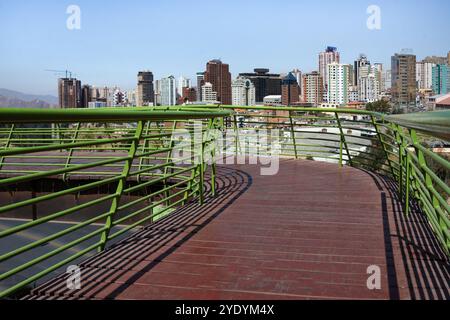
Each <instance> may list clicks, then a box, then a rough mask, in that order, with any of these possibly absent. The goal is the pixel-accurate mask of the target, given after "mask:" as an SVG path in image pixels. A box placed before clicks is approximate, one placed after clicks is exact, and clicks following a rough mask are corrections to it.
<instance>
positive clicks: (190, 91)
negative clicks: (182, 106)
mask: <svg viewBox="0 0 450 320" xmlns="http://www.w3.org/2000/svg"><path fill="white" fill-rule="evenodd" d="M181 98H182V103H188V102H190V103H193V102H195V101H197V91H196V90H195V89H194V88H188V87H183V95H182V97H181Z"/></svg>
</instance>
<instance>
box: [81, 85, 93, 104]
mask: <svg viewBox="0 0 450 320" xmlns="http://www.w3.org/2000/svg"><path fill="white" fill-rule="evenodd" d="M91 92H92V88H91V86H90V85H88V84H85V85H83V86H82V87H81V107H82V108H89V102H91V101H92V97H91Z"/></svg>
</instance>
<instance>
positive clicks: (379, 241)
mask: <svg viewBox="0 0 450 320" xmlns="http://www.w3.org/2000/svg"><path fill="white" fill-rule="evenodd" d="M217 184H218V190H219V194H218V196H217V197H216V198H208V199H207V203H206V204H205V205H204V206H199V205H198V204H197V203H191V204H188V205H187V206H185V207H183V208H180V209H179V210H178V211H176V212H175V213H174V214H172V215H171V216H170V217H167V218H165V219H163V220H160V221H158V222H157V223H155V224H154V225H152V226H150V227H147V228H145V229H143V230H142V231H139V232H137V233H135V234H133V235H132V236H131V237H129V238H126V239H125V240H122V241H121V242H119V243H117V244H115V245H113V246H112V247H111V248H110V249H109V250H107V251H105V252H103V253H101V254H98V255H96V256H94V257H92V258H89V259H88V260H86V261H84V262H82V263H81V264H80V266H81V268H82V282H81V284H82V288H81V290H76V291H71V290H68V289H67V288H66V278H67V276H66V275H64V274H63V275H60V276H59V277H56V278H55V279H53V280H51V281H49V282H48V283H46V284H44V285H43V286H41V287H39V288H37V289H35V290H34V291H33V293H32V295H30V296H28V297H27V298H28V299H315V298H320V299H399V298H400V299H449V298H450V285H449V283H450V267H449V261H448V260H447V259H446V257H445V255H444V254H443V253H442V252H441V250H440V249H439V246H438V244H437V242H436V241H435V239H434V237H433V235H432V233H431V231H430V228H429V226H428V224H427V222H426V221H425V219H424V218H423V216H422V215H421V214H420V213H419V212H418V210H417V211H415V212H413V213H412V214H411V216H410V217H409V218H405V217H404V214H403V212H402V208H401V205H400V204H399V202H398V200H397V198H396V193H395V186H394V185H393V184H391V183H390V182H389V181H387V180H384V179H382V178H380V177H378V176H375V175H373V174H371V173H367V172H364V171H361V170H358V169H354V168H349V167H345V168H339V167H338V166H336V165H335V164H327V163H321V162H313V161H299V160H282V161H281V166H280V172H279V174H277V175H275V176H261V175H260V174H259V167H258V166H250V165H234V166H225V165H224V166H221V167H220V168H219V177H218V179H217ZM371 265H376V266H379V267H380V268H381V290H368V288H367V285H366V281H367V278H368V277H369V275H368V274H367V268H368V267H369V266H371Z"/></svg>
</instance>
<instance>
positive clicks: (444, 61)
mask: <svg viewBox="0 0 450 320" xmlns="http://www.w3.org/2000/svg"><path fill="white" fill-rule="evenodd" d="M447 60H448V59H447V57H438V56H429V57H426V58H425V59H423V61H424V62H428V63H433V64H447V62H448V61H447Z"/></svg>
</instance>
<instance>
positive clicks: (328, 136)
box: [211, 106, 450, 256]
mask: <svg viewBox="0 0 450 320" xmlns="http://www.w3.org/2000/svg"><path fill="white" fill-rule="evenodd" d="M211 108H217V107H214V106H211ZM220 109H223V110H233V116H232V117H230V118H229V122H228V127H229V128H231V129H232V131H234V135H233V134H232V135H231V139H230V140H229V141H228V144H227V145H233V144H234V145H235V146H234V148H231V150H232V153H236V154H239V153H241V152H242V151H243V149H244V150H245V153H247V154H249V155H255V156H261V155H262V156H265V155H266V156H271V155H273V153H272V149H271V148H265V146H264V145H263V146H262V145H261V144H260V143H259V141H258V137H259V131H261V130H263V129H265V130H276V131H277V132H278V134H279V135H280V140H279V144H280V148H279V150H280V151H279V152H278V153H277V154H278V155H280V156H281V157H289V158H296V159H300V158H303V159H311V160H317V161H328V162H335V163H338V164H339V165H340V166H342V165H344V164H347V165H350V166H353V167H358V168H363V169H366V170H370V171H373V172H377V173H379V174H383V175H387V176H390V177H392V178H393V179H395V181H396V182H397V184H398V188H399V198H400V199H401V201H402V202H403V205H404V211H405V213H406V214H409V212H410V206H411V201H417V203H418V204H419V205H420V208H421V209H422V211H423V212H424V214H425V215H426V217H427V220H428V221H429V223H430V225H431V227H432V229H433V231H434V233H435V235H436V237H437V239H438V240H439V242H440V243H441V245H442V248H443V250H444V251H445V252H446V253H447V255H449V256H450V231H449V230H450V218H449V215H450V206H449V203H450V187H449V181H450V161H449V158H450V153H449V151H448V149H447V151H445V150H444V151H443V153H441V154H438V153H436V152H434V151H433V150H432V147H431V146H430V145H432V143H431V142H439V141H444V142H445V143H446V144H447V146H448V145H449V141H450V111H438V112H426V113H418V114H408V115H398V116H385V115H383V114H379V113H375V112H369V111H363V110H352V109H324V108H300V107H299V108H293V107H235V106H221V107H220ZM242 140H244V141H242Z"/></svg>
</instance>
